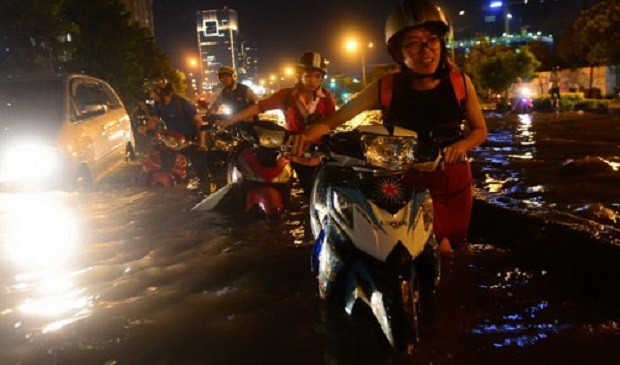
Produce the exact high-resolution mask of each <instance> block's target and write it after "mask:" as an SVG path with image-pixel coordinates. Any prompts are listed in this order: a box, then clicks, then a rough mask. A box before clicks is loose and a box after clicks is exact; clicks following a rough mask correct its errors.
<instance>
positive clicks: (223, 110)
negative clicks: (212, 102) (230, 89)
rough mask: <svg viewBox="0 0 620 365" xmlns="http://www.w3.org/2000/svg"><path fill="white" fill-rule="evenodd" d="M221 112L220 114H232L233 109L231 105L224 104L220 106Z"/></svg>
mask: <svg viewBox="0 0 620 365" xmlns="http://www.w3.org/2000/svg"><path fill="white" fill-rule="evenodd" d="M219 111H220V113H219V114H224V115H231V114H232V109H231V108H230V106H228V105H226V104H223V105H222V106H220V110H219Z"/></svg>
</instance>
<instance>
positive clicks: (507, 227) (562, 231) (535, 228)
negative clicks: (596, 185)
mask: <svg viewBox="0 0 620 365" xmlns="http://www.w3.org/2000/svg"><path fill="white" fill-rule="evenodd" d="M504 199H506V198H502V200H504ZM513 203H514V204H511V206H513V207H515V206H517V204H518V202H516V201H514V202H513ZM470 232H471V234H472V235H474V236H479V237H484V238H485V239H486V238H488V239H491V240H492V241H493V242H494V243H495V244H496V245H497V246H508V247H509V248H511V249H514V250H518V251H523V253H525V254H526V255H535V256H533V257H535V258H536V259H542V260H545V261H546V262H547V263H549V264H552V265H554V264H558V265H559V264H561V265H562V266H566V265H569V267H573V268H575V269H588V270H591V269H595V270H596V271H598V272H599V273H601V271H602V272H604V273H605V274H611V275H620V231H619V230H617V229H615V228H611V227H607V226H603V225H600V224H598V225H597V224H593V223H592V222H590V221H587V220H585V219H581V218H577V217H573V216H569V215H567V214H560V213H557V212H552V211H547V212H530V211H526V210H525V209H518V208H512V207H508V206H501V205H500V204H498V203H494V202H491V201H490V200H489V198H488V197H486V196H484V195H481V194H477V195H476V196H475V198H474V206H473V212H472V221H471V225H470Z"/></svg>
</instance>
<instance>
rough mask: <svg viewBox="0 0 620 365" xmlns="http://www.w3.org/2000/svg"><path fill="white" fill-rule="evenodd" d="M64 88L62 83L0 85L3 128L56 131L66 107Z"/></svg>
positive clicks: (0, 110) (20, 82)
mask: <svg viewBox="0 0 620 365" xmlns="http://www.w3.org/2000/svg"><path fill="white" fill-rule="evenodd" d="M63 85H64V84H63V82H62V81H61V80H24V81H22V80H19V81H4V82H0V126H2V127H20V129H22V128H24V129H25V128H44V129H48V128H49V127H57V126H58V125H59V124H60V123H61V121H62V120H63V113H64V110H65V108H64V106H65V104H66V103H65V98H64V96H63V95H64V93H63ZM52 124H53V125H52Z"/></svg>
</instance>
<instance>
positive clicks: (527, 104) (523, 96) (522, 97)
mask: <svg viewBox="0 0 620 365" xmlns="http://www.w3.org/2000/svg"><path fill="white" fill-rule="evenodd" d="M513 103H515V105H513V106H512V110H513V111H514V112H515V113H517V114H529V113H531V112H532V110H533V109H534V102H533V100H532V97H531V93H530V89H529V88H528V87H522V88H521V89H520V90H519V95H518V96H517V98H516V99H515V100H514V101H513Z"/></svg>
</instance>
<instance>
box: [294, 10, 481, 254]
mask: <svg viewBox="0 0 620 365" xmlns="http://www.w3.org/2000/svg"><path fill="white" fill-rule="evenodd" d="M448 32H449V23H448V21H447V20H446V17H445V16H444V14H443V12H442V11H441V10H440V9H439V8H438V7H437V6H435V5H433V4H431V3H429V2H428V1H426V0H403V1H402V3H401V4H400V6H399V7H397V8H396V9H395V10H394V11H393V12H392V13H390V15H389V16H388V18H387V21H386V24H385V37H386V43H387V49H388V52H389V54H390V56H391V57H392V58H393V59H394V61H396V63H397V64H398V65H399V66H400V70H401V71H400V72H398V73H395V74H391V75H386V76H384V77H383V78H381V79H380V80H378V81H375V82H373V83H372V84H370V85H369V86H368V87H367V88H365V89H364V90H363V91H362V92H361V93H360V94H359V95H358V96H357V97H356V98H355V99H353V100H352V101H350V102H349V103H348V104H346V105H344V106H343V107H342V108H341V109H339V110H338V112H336V113H335V114H333V115H331V116H328V117H326V118H324V119H322V120H320V121H318V122H317V123H315V124H313V125H311V126H310V127H309V128H307V129H305V130H304V131H303V133H301V134H298V135H295V136H292V137H291V139H290V140H289V144H290V145H291V146H292V150H293V153H295V154H297V155H300V156H301V155H302V154H303V153H304V152H305V151H306V150H307V149H308V148H309V145H310V144H311V143H312V141H315V140H316V139H317V138H319V137H321V136H322V135H324V134H327V133H329V131H330V130H331V129H333V128H336V127H337V126H339V125H341V124H343V123H344V122H346V121H347V120H350V119H351V118H353V117H354V116H356V115H357V114H359V113H360V112H362V111H364V110H368V109H372V108H376V107H382V109H383V111H384V120H385V121H386V122H388V123H390V124H395V125H397V126H402V127H405V128H407V129H411V130H414V131H416V132H417V133H418V138H419V148H418V151H419V152H420V151H429V150H433V149H435V150H441V151H442V153H443V160H444V163H445V167H444V168H443V169H439V170H436V171H434V172H432V173H429V174H425V176H424V177H423V179H422V180H423V181H421V183H422V184H424V185H426V186H427V187H428V189H429V192H430V194H431V197H432V199H433V208H434V209H433V211H434V230H435V235H436V236H437V240H438V241H439V242H440V244H439V246H438V249H439V251H440V252H441V253H448V252H451V251H452V245H458V244H459V243H461V242H462V241H464V240H465V237H466V235H467V230H468V227H469V220H470V217H471V209H472V176H471V168H470V166H469V164H468V163H466V152H467V151H469V150H471V149H473V148H475V147H476V146H478V145H480V144H481V143H483V142H484V141H485V140H486V136H487V129H486V122H485V120H484V116H483V115H482V112H481V109H480V104H479V101H478V98H477V97H476V91H475V88H474V86H473V84H472V82H471V80H470V79H469V77H467V76H466V75H465V74H462V73H457V72H454V71H453V68H454V67H453V65H452V62H451V61H450V56H449V51H448V48H447V44H446V36H447V34H448ZM456 85H460V86H459V87H456ZM457 88H458V89H460V90H459V91H462V93H461V92H457ZM459 94H462V95H463V98H462V99H459V98H458V95H459ZM455 96H457V97H455ZM465 127H468V129H469V132H468V133H464V131H463V130H464V129H465ZM413 177H415V176H413ZM412 183H414V182H413V181H412Z"/></svg>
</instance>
